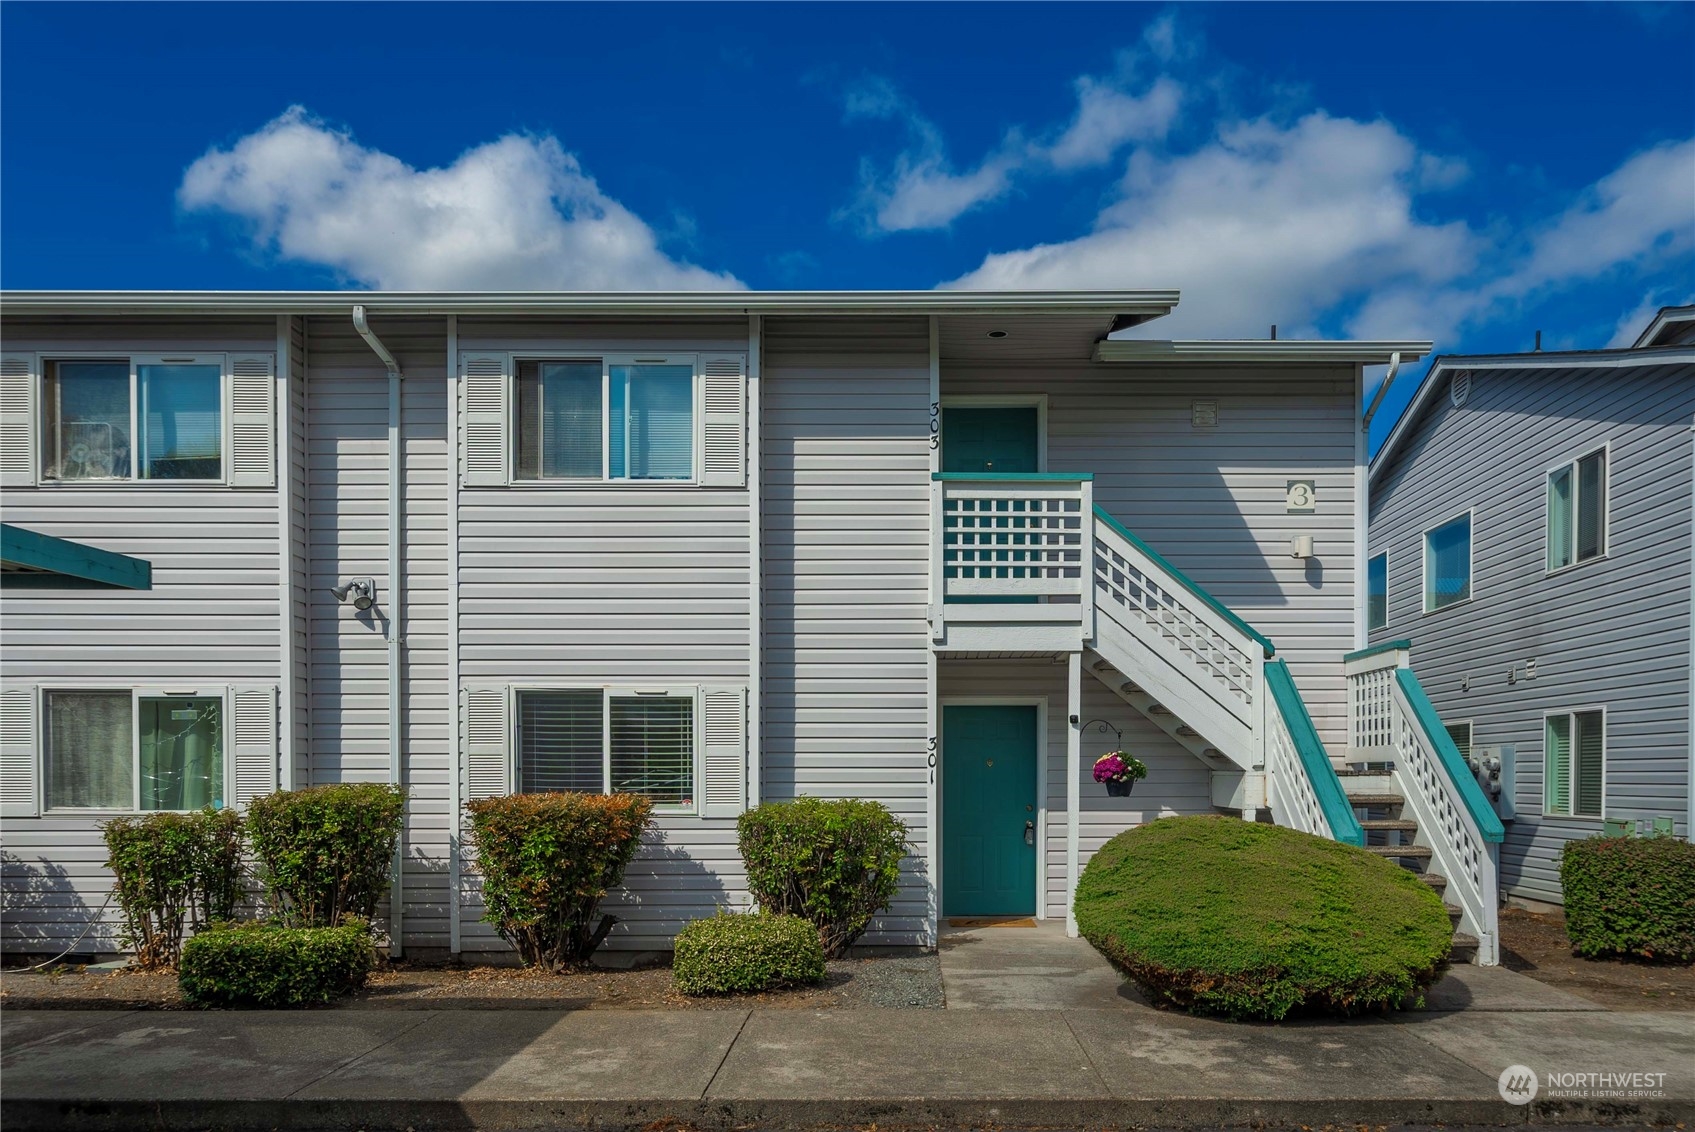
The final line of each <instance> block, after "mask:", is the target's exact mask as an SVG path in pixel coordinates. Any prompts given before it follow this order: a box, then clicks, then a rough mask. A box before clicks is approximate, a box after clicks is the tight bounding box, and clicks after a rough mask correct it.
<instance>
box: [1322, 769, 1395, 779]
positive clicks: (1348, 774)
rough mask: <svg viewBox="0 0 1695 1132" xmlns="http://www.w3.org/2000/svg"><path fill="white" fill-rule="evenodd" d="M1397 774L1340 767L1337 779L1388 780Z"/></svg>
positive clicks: (1379, 770)
mask: <svg viewBox="0 0 1695 1132" xmlns="http://www.w3.org/2000/svg"><path fill="white" fill-rule="evenodd" d="M1394 773H1395V772H1394V771H1392V770H1382V769H1366V768H1364V767H1352V766H1348V767H1338V768H1337V770H1336V777H1337V778H1388V777H1389V776H1390V775H1392V774H1394Z"/></svg>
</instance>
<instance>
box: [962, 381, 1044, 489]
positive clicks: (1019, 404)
mask: <svg viewBox="0 0 1695 1132" xmlns="http://www.w3.org/2000/svg"><path fill="white" fill-rule="evenodd" d="M950 405H957V406H959V407H960V408H970V409H1011V408H1026V407H1028V406H1030V405H1034V406H1035V407H1036V471H1037V473H1038V474H1039V473H1042V472H1046V471H1047V470H1048V395H1047V394H1046V393H957V394H943V395H942V410H943V412H944V414H945V413H946V411H947V409H948V407H949V406H950ZM937 428H938V430H939V431H938V432H937V434H936V435H937V445H936V461H937V463H936V466H937V467H938V468H939V467H941V460H942V447H943V446H944V445H945V444H946V443H947V426H946V418H945V416H944V417H943V418H942V420H941V421H939V422H938V425H937Z"/></svg>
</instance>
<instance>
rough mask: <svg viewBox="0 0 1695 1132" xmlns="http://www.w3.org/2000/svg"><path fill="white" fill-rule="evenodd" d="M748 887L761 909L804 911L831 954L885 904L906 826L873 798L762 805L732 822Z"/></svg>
mask: <svg viewBox="0 0 1695 1132" xmlns="http://www.w3.org/2000/svg"><path fill="white" fill-rule="evenodd" d="M736 833H737V835H738V840H739V842H740V846H741V853H742V863H743V864H744V865H746V866H747V883H748V889H749V890H750V891H751V892H752V893H753V897H754V899H755V900H757V901H759V906H760V908H761V909H762V910H763V911H766V912H774V913H780V914H783V915H790V916H804V917H805V918H806V919H808V920H811V921H812V923H813V924H814V925H815V926H816V927H817V928H818V940H819V942H820V943H821V944H822V945H823V948H824V954H825V955H826V956H828V957H829V958H831V959H834V958H837V957H838V956H840V955H841V954H842V953H844V952H845V951H847V949H848V948H849V947H850V946H852V945H853V941H854V940H856V939H858V938H859V937H860V936H861V935H862V934H864V932H865V928H866V925H868V924H869V923H870V922H871V917H872V916H874V915H876V914H877V913H878V912H880V911H882V910H883V909H884V908H887V907H888V906H889V901H890V900H892V899H894V895H895V890H896V888H897V887H899V885H900V863H901V860H902V859H903V858H905V856H906V854H907V852H908V846H907V843H906V825H905V824H904V823H903V822H901V820H900V819H899V818H897V817H895V816H894V815H893V814H891V813H889V811H888V810H887V809H885V808H884V807H883V806H881V805H879V804H878V803H876V802H867V801H864V800H861V799H858V798H847V799H843V800H841V801H835V802H827V801H824V800H823V799H821V798H796V799H795V800H794V801H792V802H767V803H765V804H764V805H762V806H759V807H757V808H755V809H752V810H749V811H747V812H746V813H744V814H743V815H742V816H741V818H740V819H739V820H738V821H737V822H736Z"/></svg>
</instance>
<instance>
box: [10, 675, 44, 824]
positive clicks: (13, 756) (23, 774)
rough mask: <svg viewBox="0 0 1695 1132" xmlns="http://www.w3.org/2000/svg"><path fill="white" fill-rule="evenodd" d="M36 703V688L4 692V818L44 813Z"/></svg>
mask: <svg viewBox="0 0 1695 1132" xmlns="http://www.w3.org/2000/svg"><path fill="white" fill-rule="evenodd" d="M36 702H37V697H36V694H35V688H34V687H20V686H15V685H14V686H12V687H8V688H5V689H4V690H0V817H6V818H33V817H35V816H36V815H37V814H39V813H40V812H41V789H40V787H41V781H40V778H39V776H38V774H37V771H36V768H37V767H38V766H40V765H41V764H40V760H38V759H37V758H36V747H37V740H38V738H39V737H40V734H41V730H40V728H39V727H37V726H36V721H35V718H36V717H35V705H36Z"/></svg>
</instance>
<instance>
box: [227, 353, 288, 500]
mask: <svg viewBox="0 0 1695 1132" xmlns="http://www.w3.org/2000/svg"><path fill="white" fill-rule="evenodd" d="M276 367H277V359H276V355H275V354H231V355H230V376H229V383H230V416H229V424H228V426H227V427H226V430H225V436H226V437H227V443H226V444H225V446H224V447H225V450H226V451H227V452H228V453H229V455H228V459H229V462H230V463H229V482H230V486H232V487H275V486H276V485H277V420H276V403H277V375H276Z"/></svg>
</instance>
